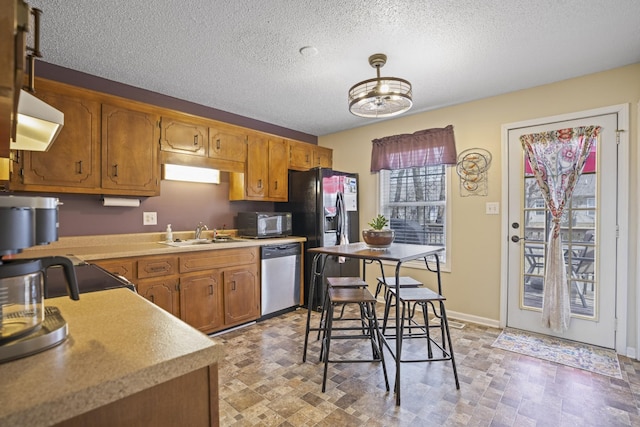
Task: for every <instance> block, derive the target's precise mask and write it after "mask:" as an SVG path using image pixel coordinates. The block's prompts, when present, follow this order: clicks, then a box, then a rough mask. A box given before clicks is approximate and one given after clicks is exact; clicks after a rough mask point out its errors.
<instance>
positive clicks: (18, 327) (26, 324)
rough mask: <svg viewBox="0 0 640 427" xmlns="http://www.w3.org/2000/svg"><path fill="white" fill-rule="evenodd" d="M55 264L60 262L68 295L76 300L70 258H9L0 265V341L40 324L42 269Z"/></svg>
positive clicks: (76, 285) (42, 309)
mask: <svg viewBox="0 0 640 427" xmlns="http://www.w3.org/2000/svg"><path fill="white" fill-rule="evenodd" d="M54 265H59V266H62V268H63V270H64V274H65V277H66V279H67V291H68V293H69V296H70V297H71V299H73V300H78V299H79V292H78V283H77V280H76V274H75V268H74V266H73V263H72V262H71V260H70V259H69V258H66V257H60V256H52V257H45V258H35V259H20V260H9V261H3V263H2V265H0V344H2V343H3V342H6V341H7V340H10V339H14V338H19V337H22V336H25V335H26V334H29V333H31V332H33V331H35V330H36V329H38V328H39V327H40V326H41V325H42V322H43V321H44V313H45V310H44V288H45V286H46V282H45V272H46V269H47V268H49V267H51V266H54Z"/></svg>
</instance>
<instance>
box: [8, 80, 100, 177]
mask: <svg viewBox="0 0 640 427" xmlns="http://www.w3.org/2000/svg"><path fill="white" fill-rule="evenodd" d="M36 95H37V96H38V98H40V99H42V100H43V101H45V102H46V103H48V104H50V105H52V106H54V107H55V108H57V109H58V110H60V111H63V112H64V126H63V127H62V130H61V131H60V134H59V135H58V137H57V138H56V140H55V141H54V142H53V144H51V147H50V148H49V151H47V152H38V151H23V152H22V153H21V156H19V157H20V158H21V160H20V163H21V165H20V168H21V171H20V174H16V175H17V176H16V178H17V179H19V180H21V182H20V183H17V184H18V185H19V184H24V185H36V186H39V187H40V186H46V187H56V186H62V187H77V188H82V189H89V188H93V189H95V188H99V187H100V104H99V103H98V102H96V101H92V100H89V99H82V98H79V97H74V96H68V95H66V94H61V93H53V92H47V91H44V90H38V92H37V93H36ZM17 188H18V187H16V189H17Z"/></svg>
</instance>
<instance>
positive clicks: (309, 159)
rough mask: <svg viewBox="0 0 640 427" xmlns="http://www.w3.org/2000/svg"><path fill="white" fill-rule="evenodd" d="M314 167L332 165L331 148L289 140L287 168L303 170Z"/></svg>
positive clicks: (328, 166)
mask: <svg viewBox="0 0 640 427" xmlns="http://www.w3.org/2000/svg"><path fill="white" fill-rule="evenodd" d="M315 167H321V168H331V167H333V150H332V149H330V148H326V147H318V146H317V145H313V144H308V143H306V142H300V141H292V140H289V169H293V170H301V171H305V170H309V169H311V168H315Z"/></svg>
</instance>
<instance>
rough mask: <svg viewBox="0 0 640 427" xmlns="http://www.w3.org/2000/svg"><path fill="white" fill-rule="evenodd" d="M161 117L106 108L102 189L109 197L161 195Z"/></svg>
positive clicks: (116, 107)
mask: <svg viewBox="0 0 640 427" xmlns="http://www.w3.org/2000/svg"><path fill="white" fill-rule="evenodd" d="M159 133H160V117H159V116H158V115H156V114H151V113H145V112H142V111H135V110H131V109H128V108H124V107H119V106H114V105H109V104H103V105H102V189H103V190H106V191H105V192H108V193H109V194H124V195H127V194H134V195H139V196H142V195H146V196H157V195H159V194H160V164H159V161H158V140H159V137H160V136H159Z"/></svg>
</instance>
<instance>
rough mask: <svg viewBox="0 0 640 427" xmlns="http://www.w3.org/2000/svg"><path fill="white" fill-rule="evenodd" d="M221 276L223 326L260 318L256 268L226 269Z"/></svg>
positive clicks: (252, 266)
mask: <svg viewBox="0 0 640 427" xmlns="http://www.w3.org/2000/svg"><path fill="white" fill-rule="evenodd" d="M223 275H224V323H225V326H231V325H235V324H238V323H243V322H248V321H251V320H255V319H257V318H258V317H260V282H259V281H258V268H257V267H256V266H255V265H244V266H241V267H236V268H227V269H225V270H224V272H223Z"/></svg>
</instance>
